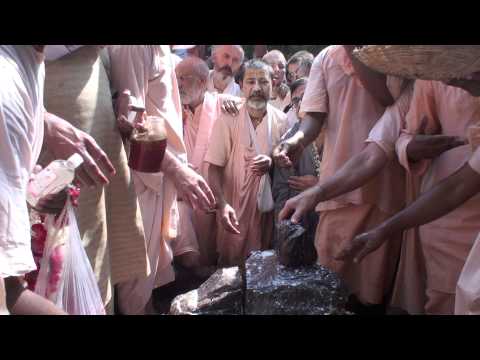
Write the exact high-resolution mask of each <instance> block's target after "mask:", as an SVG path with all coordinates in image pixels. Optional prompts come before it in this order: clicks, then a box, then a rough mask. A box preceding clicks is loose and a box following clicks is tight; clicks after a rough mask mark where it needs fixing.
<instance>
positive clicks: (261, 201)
mask: <svg viewBox="0 0 480 360" xmlns="http://www.w3.org/2000/svg"><path fill="white" fill-rule="evenodd" d="M257 205H258V210H260V212H262V213H268V212H270V211H272V210H273V208H274V207H275V203H274V202H273V195H272V186H271V185H270V176H269V175H268V174H265V175H263V176H262V178H261V179H260V186H259V187H258V193H257Z"/></svg>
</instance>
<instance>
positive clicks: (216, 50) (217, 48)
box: [207, 45, 245, 97]
mask: <svg viewBox="0 0 480 360" xmlns="http://www.w3.org/2000/svg"><path fill="white" fill-rule="evenodd" d="M244 56H245V53H244V51H243V48H242V47H241V46H240V45H214V47H213V53H212V58H213V64H214V67H213V70H212V71H210V74H209V76H208V82H207V89H208V91H209V92H211V93H214V92H217V93H219V94H228V95H233V96H238V97H241V96H242V91H241V90H240V86H238V84H237V83H236V82H235V75H236V74H237V72H238V71H239V70H240V67H241V65H242V63H243V59H244Z"/></svg>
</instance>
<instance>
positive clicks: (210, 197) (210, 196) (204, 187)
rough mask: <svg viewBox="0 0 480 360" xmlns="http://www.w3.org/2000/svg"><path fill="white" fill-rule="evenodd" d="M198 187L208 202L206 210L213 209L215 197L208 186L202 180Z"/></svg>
mask: <svg viewBox="0 0 480 360" xmlns="http://www.w3.org/2000/svg"><path fill="white" fill-rule="evenodd" d="M200 187H201V188H202V190H203V193H204V194H205V195H206V198H207V200H208V209H213V208H214V207H215V203H216V200H215V195H213V191H212V189H210V186H208V184H207V182H206V181H205V180H204V179H203V178H202V179H201V181H200Z"/></svg>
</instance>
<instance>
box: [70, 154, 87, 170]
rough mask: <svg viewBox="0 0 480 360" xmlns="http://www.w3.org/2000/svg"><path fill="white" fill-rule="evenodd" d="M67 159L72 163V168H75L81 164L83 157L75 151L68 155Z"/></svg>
mask: <svg viewBox="0 0 480 360" xmlns="http://www.w3.org/2000/svg"><path fill="white" fill-rule="evenodd" d="M67 161H68V162H69V163H70V164H71V165H72V167H73V168H74V169H76V168H77V167H79V166H80V165H82V163H83V158H82V157H81V156H80V155H79V154H77V153H75V154H73V155H72V156H70V157H69V158H68V160H67Z"/></svg>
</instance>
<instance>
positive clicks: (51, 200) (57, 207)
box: [35, 190, 68, 215]
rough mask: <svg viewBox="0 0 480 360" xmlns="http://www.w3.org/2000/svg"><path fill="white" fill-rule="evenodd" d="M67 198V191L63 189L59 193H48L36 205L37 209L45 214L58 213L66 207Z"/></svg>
mask: <svg viewBox="0 0 480 360" xmlns="http://www.w3.org/2000/svg"><path fill="white" fill-rule="evenodd" d="M67 199H68V193H67V191H66V190H62V191H60V192H59V193H57V194H52V195H48V196H45V197H44V198H42V199H40V200H39V201H38V203H37V205H36V206H35V210H37V211H38V212H40V213H43V214H54V215H58V214H59V213H60V212H61V211H62V210H63V208H64V207H65V204H66V202H67Z"/></svg>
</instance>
